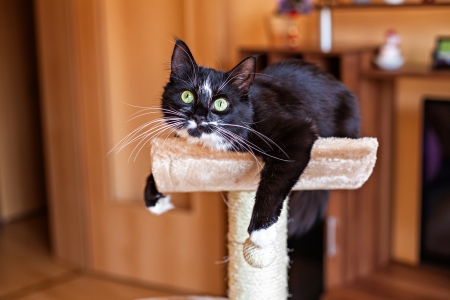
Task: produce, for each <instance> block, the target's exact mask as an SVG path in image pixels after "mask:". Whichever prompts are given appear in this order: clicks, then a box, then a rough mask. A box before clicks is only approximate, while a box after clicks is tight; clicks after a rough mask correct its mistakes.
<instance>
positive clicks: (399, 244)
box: [392, 78, 450, 264]
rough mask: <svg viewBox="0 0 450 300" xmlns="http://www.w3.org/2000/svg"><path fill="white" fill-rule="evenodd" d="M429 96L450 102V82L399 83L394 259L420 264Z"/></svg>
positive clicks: (411, 79) (410, 80)
mask: <svg viewBox="0 0 450 300" xmlns="http://www.w3.org/2000/svg"><path fill="white" fill-rule="evenodd" d="M425 96H434V97H437V98H439V97H441V98H444V99H445V98H446V99H450V85H449V83H448V80H445V79H444V80H442V79H441V80H438V79H430V80H426V79H413V78H404V79H401V80H399V81H398V92H397V97H396V99H397V103H396V110H397V116H396V118H397V122H396V125H397V131H396V148H395V149H396V153H395V169H396V173H395V202H394V220H393V241H392V247H393V249H392V253H393V258H394V259H396V260H398V261H401V262H405V263H409V264H417V263H418V262H419V255H420V253H419V243H420V240H419V238H420V206H421V202H420V201H421V183H420V182H421V159H422V158H421V153H422V152H421V147H422V146H421V145H422V114H423V112H422V106H423V99H424V97H425Z"/></svg>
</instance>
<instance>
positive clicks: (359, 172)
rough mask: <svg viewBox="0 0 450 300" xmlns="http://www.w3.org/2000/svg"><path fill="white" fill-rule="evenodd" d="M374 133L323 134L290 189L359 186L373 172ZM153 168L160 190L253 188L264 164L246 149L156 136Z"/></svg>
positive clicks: (355, 187)
mask: <svg viewBox="0 0 450 300" xmlns="http://www.w3.org/2000/svg"><path fill="white" fill-rule="evenodd" d="M377 148H378V141H377V139H376V138H360V139H347V138H321V139H318V140H317V141H316V143H315V144H314V147H313V149H312V153H311V160H310V162H309V164H308V166H307V168H306V169H305V171H304V173H303V175H302V176H301V177H300V179H299V181H298V182H297V184H296V185H295V186H294V188H293V189H294V190H324V189H325V190H335V189H357V188H359V187H361V186H362V185H363V184H364V182H366V180H367V179H368V178H369V176H370V174H371V173H372V170H373V167H374V165H375V161H376V152H377ZM151 164H152V172H153V175H154V177H155V181H156V186H157V188H158V190H159V191H160V192H161V193H173V192H198V191H254V190H256V189H257V186H258V182H259V175H258V174H259V171H260V170H261V168H262V166H263V165H264V163H263V162H262V160H259V161H258V163H257V162H256V160H255V158H254V157H253V156H252V155H251V154H249V153H236V152H231V151H213V150H210V149H207V148H204V147H202V146H198V145H192V144H188V143H186V141H185V140H184V139H181V138H169V139H154V140H153V141H152V148H151Z"/></svg>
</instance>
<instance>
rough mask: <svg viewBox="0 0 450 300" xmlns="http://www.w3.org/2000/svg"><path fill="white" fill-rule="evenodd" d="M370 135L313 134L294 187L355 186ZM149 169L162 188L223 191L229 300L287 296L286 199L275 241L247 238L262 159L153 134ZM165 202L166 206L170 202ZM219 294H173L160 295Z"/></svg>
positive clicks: (372, 147) (368, 169) (364, 169)
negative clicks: (261, 245)
mask: <svg viewBox="0 0 450 300" xmlns="http://www.w3.org/2000/svg"><path fill="white" fill-rule="evenodd" d="M377 148H378V141H377V140H376V139H375V138H361V139H345V138H344V139H341V138H324V139H319V140H317V141H316V143H315V144H314V146H313V149H312V153H311V160H310V162H309V164H308V166H307V168H306V169H305V171H304V173H303V174H302V176H301V177H300V179H299V180H298V182H297V184H296V185H295V187H294V190H320V189H325V190H332V189H357V188H359V187H361V186H362V185H363V184H364V182H365V181H366V180H367V179H368V178H369V176H370V175H371V173H372V170H373V167H374V166H375V162H376V152H377ZM151 162H152V173H153V175H154V178H155V181H156V185H157V188H158V190H159V191H160V192H162V193H173V192H198V191H228V192H229V193H228V221H229V233H228V255H229V264H228V297H229V299H230V300H263V299H276V300H282V299H287V298H288V281H287V268H288V265H289V258H288V256H287V251H286V249H287V220H288V213H287V202H288V201H284V206H283V209H282V212H281V215H280V218H279V220H278V222H277V223H276V231H277V236H276V240H275V243H274V244H272V245H271V246H270V247H267V248H259V247H257V246H256V245H254V244H252V242H251V241H250V240H249V239H248V233H247V227H248V224H249V222H250V217H251V214H252V209H253V205H254V198H255V192H254V191H255V190H256V188H257V186H258V181H259V175H258V173H259V171H260V170H261V169H262V167H263V162H262V161H260V160H256V159H255V157H253V156H252V155H251V154H249V153H234V152H218V151H212V150H209V149H207V148H203V147H201V146H197V145H190V144H188V143H186V141H185V140H184V139H175V138H173V139H167V140H164V139H155V140H153V142H152V149H151ZM167 207H171V206H170V205H169V206H167ZM169 299H170V300H178V299H180V300H181V299H185V300H186V299H188V300H196V299H198V300H208V299H223V298H202V297H194V296H191V297H184V298H183V297H176V298H166V300H169Z"/></svg>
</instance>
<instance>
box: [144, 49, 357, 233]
mask: <svg viewBox="0 0 450 300" xmlns="http://www.w3.org/2000/svg"><path fill="white" fill-rule="evenodd" d="M255 68H256V58H255V57H248V58H246V59H244V60H243V61H242V62H241V63H240V64H238V65H237V66H236V67H235V68H234V69H233V70H231V71H229V72H222V71H216V70H213V69H208V68H204V67H200V66H198V65H197V64H196V62H195V60H194V58H193V56H192V54H191V53H190V51H189V49H188V47H187V46H186V44H185V43H184V42H182V41H181V40H177V42H176V45H175V48H174V52H173V55H172V63H171V75H170V80H169V82H168V83H167V85H166V86H165V88H164V93H163V95H162V102H161V106H162V108H163V113H164V116H165V117H167V118H180V113H181V114H182V117H181V121H180V122H179V123H177V124H175V125H173V126H174V127H177V128H178V129H182V128H186V127H187V126H188V120H194V121H196V123H197V124H198V125H197V127H196V128H191V129H188V133H189V135H190V136H192V137H201V136H202V134H209V133H214V132H216V133H219V134H222V135H223V136H224V137H225V138H226V139H227V140H229V141H230V142H231V143H232V145H233V146H232V147H231V149H230V150H234V151H249V150H252V151H253V152H254V154H255V155H258V156H261V157H262V158H263V160H264V162H265V165H264V167H263V169H262V171H261V173H260V183H259V186H258V190H257V192H256V202H255V206H254V208H253V214H252V218H251V221H250V225H249V228H248V232H249V233H251V232H252V231H254V230H258V229H262V228H267V227H269V226H270V225H272V224H273V223H275V222H276V221H277V220H278V217H279V214H280V211H281V207H282V204H283V200H284V199H285V198H286V197H287V196H288V194H289V193H290V191H291V189H292V187H293V185H294V184H295V183H296V181H297V180H298V178H299V177H300V175H301V174H302V172H303V170H304V169H305V167H306V165H307V164H308V162H309V159H310V154H311V148H312V146H313V144H314V142H315V141H316V139H317V138H318V137H350V138H357V137H358V136H359V122H360V118H359V113H358V105H357V100H356V98H355V96H354V95H353V94H352V93H351V92H350V91H349V90H348V89H347V88H346V87H345V86H344V85H342V83H340V82H339V81H338V80H336V79H335V78H334V77H333V76H331V75H329V74H327V73H325V72H323V71H321V70H320V69H319V68H317V67H316V66H314V65H312V64H309V63H306V62H304V61H302V60H295V59H290V60H286V61H283V62H280V63H276V64H273V65H271V66H269V67H268V68H267V69H266V70H265V71H264V72H263V73H262V74H255ZM208 78H209V82H210V86H211V89H212V97H209V95H208V93H205V91H204V90H202V89H201V87H202V85H203V84H204V83H205V81H206V80H207V79H208ZM224 83H226V84H224ZM185 90H189V91H191V92H192V93H193V94H194V96H195V101H194V102H193V103H191V104H185V103H184V102H182V101H181V100H180V95H181V93H182V92H183V91H185ZM218 98H225V99H226V100H227V101H228V103H229V107H228V108H227V109H226V110H225V111H223V112H218V111H215V110H214V108H213V106H212V103H213V101H214V100H216V99H218ZM169 110H171V111H172V112H171V111H169ZM173 111H175V112H177V113H174V112H173ZM202 122H218V124H220V123H226V124H234V125H238V126H230V125H223V126H217V125H211V124H203V125H202ZM218 127H221V128H222V129H218ZM245 127H247V128H248V127H250V128H251V129H247V128H245ZM223 129H226V130H228V132H229V133H226V132H225V133H224V131H223ZM255 131H256V132H257V133H256V132H255ZM236 136H238V137H236ZM263 136H265V137H268V138H270V140H272V141H268V140H267V139H266V138H264V137H263ZM242 140H245V141H247V142H248V144H246V145H243V144H242V143H240V142H242ZM302 195H303V196H302ZM317 195H319V196H320V197H315V196H317ZM161 196H162V195H161V194H160V193H158V192H157V190H156V188H155V187H154V181H153V177H152V175H150V176H149V179H148V185H147V187H146V191H145V199H146V204H147V206H153V205H155V204H156V201H157V199H158V198H159V197H161ZM291 198H294V199H296V198H302V200H301V201H303V200H304V202H303V203H298V204H295V203H293V204H291V206H293V207H294V208H295V207H298V208H299V209H298V211H296V210H295V209H294V210H291V216H295V215H298V216H299V217H300V220H296V221H297V223H296V224H297V225H290V227H291V228H296V230H297V231H300V232H304V231H306V230H307V229H308V228H309V227H310V226H311V225H312V224H313V223H314V221H315V220H316V219H317V218H318V217H320V216H321V215H323V212H324V210H325V206H326V203H327V199H328V192H326V191H324V192H313V191H310V192H308V191H303V192H301V193H296V194H293V195H292V196H291ZM297 200H298V199H297Z"/></svg>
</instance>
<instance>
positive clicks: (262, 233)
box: [250, 223, 277, 248]
mask: <svg viewBox="0 0 450 300" xmlns="http://www.w3.org/2000/svg"><path fill="white" fill-rule="evenodd" d="M276 238H277V223H274V224H272V225H271V226H270V227H268V228H266V229H259V230H255V231H253V232H252V233H251V234H250V240H251V241H252V242H253V244H255V245H257V246H259V247H261V248H265V247H268V246H270V245H272V244H273V243H274V242H275V239H276Z"/></svg>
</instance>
